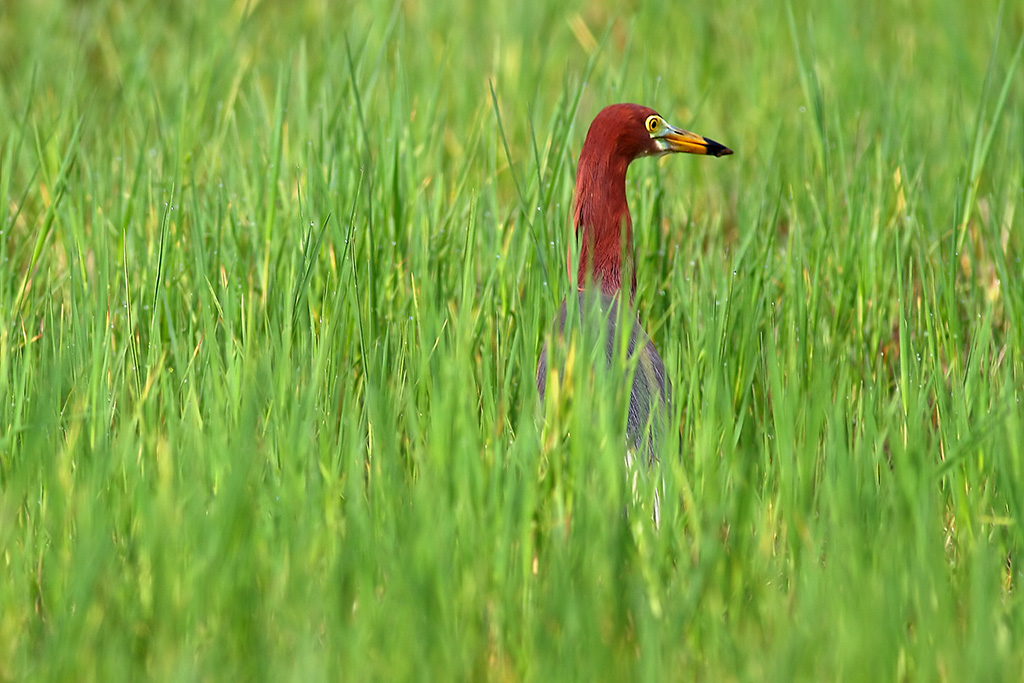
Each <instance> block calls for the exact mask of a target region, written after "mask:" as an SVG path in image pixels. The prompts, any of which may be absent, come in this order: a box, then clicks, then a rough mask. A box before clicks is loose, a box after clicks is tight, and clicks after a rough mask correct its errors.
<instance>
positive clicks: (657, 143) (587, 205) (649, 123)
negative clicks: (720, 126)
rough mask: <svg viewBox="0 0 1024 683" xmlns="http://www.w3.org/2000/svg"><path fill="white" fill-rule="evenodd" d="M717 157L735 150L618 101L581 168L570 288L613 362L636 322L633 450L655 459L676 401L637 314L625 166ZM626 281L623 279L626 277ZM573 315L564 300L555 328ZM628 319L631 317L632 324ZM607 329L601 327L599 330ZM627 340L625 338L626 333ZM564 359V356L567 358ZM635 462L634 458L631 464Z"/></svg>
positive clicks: (593, 128)
mask: <svg viewBox="0 0 1024 683" xmlns="http://www.w3.org/2000/svg"><path fill="white" fill-rule="evenodd" d="M679 152H682V153H688V154H704V155H710V156H715V157H721V156H726V155H729V154H732V153H733V151H732V150H731V149H729V148H728V147H726V146H725V145H723V144H721V143H718V142H715V141H714V140H711V139H709V138H706V137H704V136H702V135H698V134H696V133H691V132H690V131H686V130H683V129H681V128H677V127H676V126H673V125H671V124H669V123H668V122H667V121H666V120H665V119H664V118H663V117H662V116H661V115H660V114H658V113H657V112H656V111H654V110H653V109H651V108H649V107H645V106H642V105H639V104H613V105H609V106H607V107H605V108H604V109H602V110H601V111H600V112H599V113H598V114H597V116H596V117H594V121H593V122H592V123H591V124H590V129H589V130H588V131H587V136H586V139H585V140H584V142H583V148H582V149H581V150H580V157H579V162H578V164H577V167H576V186H575V189H574V191H573V203H572V225H573V230H574V232H575V240H576V245H577V247H578V249H579V263H578V264H577V268H576V277H575V279H574V278H573V268H572V246H571V245H570V247H569V249H568V250H567V255H566V269H567V271H568V275H569V282H570V285H572V284H575V285H576V289H577V296H578V298H579V307H578V310H579V312H580V320H581V325H582V326H583V327H586V324H585V323H589V324H590V326H591V327H593V326H594V325H595V319H594V318H592V317H590V315H592V314H593V313H594V312H595V309H594V307H595V306H596V307H597V308H596V313H597V314H598V315H600V319H599V320H598V321H597V322H596V325H597V326H598V327H599V328H601V327H603V328H604V330H603V331H604V333H605V336H604V338H603V339H604V344H605V349H604V352H605V353H604V355H605V359H606V361H607V363H608V365H609V367H610V366H611V365H612V362H613V359H614V358H615V355H616V353H617V348H618V347H617V346H616V344H617V343H619V339H620V334H619V324H620V322H621V321H622V320H623V319H624V318H626V316H627V315H628V316H629V318H631V319H632V322H633V325H632V329H631V330H630V333H629V336H628V340H626V344H627V346H626V355H627V357H628V358H630V359H635V360H633V362H635V363H636V370H635V372H634V373H633V378H632V386H631V387H630V395H629V409H628V413H627V416H626V439H627V442H628V443H627V447H628V448H631V449H637V450H638V451H639V452H641V453H642V452H644V451H643V449H644V448H645V446H646V454H647V460H648V462H649V464H653V463H654V462H655V461H656V460H657V457H658V453H659V448H660V446H659V441H660V439H661V438H662V437H661V433H662V431H663V429H664V425H663V423H664V421H665V419H666V418H667V413H668V406H669V402H670V400H671V382H670V381H669V379H668V378H667V377H666V375H665V364H664V362H663V361H662V360H661V356H659V355H658V351H657V349H655V347H654V342H652V341H651V339H650V337H649V336H648V334H647V332H645V331H644V329H643V326H642V325H641V323H640V321H639V319H637V318H636V316H635V314H633V313H632V309H633V304H634V297H635V295H636V268H635V267H634V263H635V258H634V250H633V221H632V218H631V217H630V214H629V206H628V204H627V202H626V170H627V169H628V168H629V165H630V163H632V162H633V161H634V160H635V159H638V158H640V157H648V156H654V157H658V156H663V155H666V154H673V153H679ZM624 277H625V278H626V282H623V278H624ZM624 289H625V290H626V291H627V292H628V302H626V303H627V304H628V307H629V308H628V313H627V312H625V311H620V305H621V302H622V301H623V297H624V295H623V290H624ZM567 315H568V305H567V300H563V301H562V305H561V309H560V311H559V314H558V317H557V318H556V319H555V323H554V325H553V326H554V327H556V328H557V329H558V334H559V335H561V334H563V333H564V330H565V325H566V317H567ZM626 324H628V321H626ZM598 331H600V330H598ZM621 336H622V338H623V339H624V338H625V336H626V335H621ZM563 361H564V359H563ZM547 377H548V349H547V344H546V343H545V344H544V345H543V346H542V348H541V353H540V358H539V360H538V363H537V390H538V391H539V393H540V398H541V401H542V402H543V400H544V394H545V389H546V385H547ZM629 461H630V458H629V456H627V462H629Z"/></svg>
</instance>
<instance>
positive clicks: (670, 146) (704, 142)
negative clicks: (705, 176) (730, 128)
mask: <svg viewBox="0 0 1024 683" xmlns="http://www.w3.org/2000/svg"><path fill="white" fill-rule="evenodd" d="M658 139H659V140H661V141H662V149H663V150H664V151H665V152H666V153H668V152H685V153H687V154H708V155H710V156H714V157H724V156H726V155H727V154H732V150H731V149H729V148H728V147H726V146H725V145H723V144H721V143H719V142H715V141H714V140H712V139H710V138H706V137H704V136H703V135H697V134H696V133H691V132H690V131H688V130H682V129H680V128H673V127H669V129H668V132H666V133H665V134H664V135H660V136H659V137H658Z"/></svg>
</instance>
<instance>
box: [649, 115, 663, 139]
mask: <svg viewBox="0 0 1024 683" xmlns="http://www.w3.org/2000/svg"><path fill="white" fill-rule="evenodd" d="M659 128H661V119H660V118H658V117H657V116H655V115H653V114H652V115H651V116H648V117H647V132H648V133H651V134H654V133H656V132H658V129H659Z"/></svg>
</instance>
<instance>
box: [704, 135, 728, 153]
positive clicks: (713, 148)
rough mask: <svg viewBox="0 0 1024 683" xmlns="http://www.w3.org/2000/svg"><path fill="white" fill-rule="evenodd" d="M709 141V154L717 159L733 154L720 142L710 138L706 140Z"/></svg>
mask: <svg viewBox="0 0 1024 683" xmlns="http://www.w3.org/2000/svg"><path fill="white" fill-rule="evenodd" d="M705 140H707V141H708V154H710V155H711V156H715V157H725V156H729V155H730V154H732V150H731V149H729V148H728V147H726V146H725V145H723V144H722V143H720V142H715V141H714V140H711V139H709V138H705Z"/></svg>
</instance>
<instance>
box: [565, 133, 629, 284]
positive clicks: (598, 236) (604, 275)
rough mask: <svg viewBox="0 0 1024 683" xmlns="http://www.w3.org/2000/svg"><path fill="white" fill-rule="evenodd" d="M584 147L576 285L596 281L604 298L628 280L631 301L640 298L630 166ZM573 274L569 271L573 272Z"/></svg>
mask: <svg viewBox="0 0 1024 683" xmlns="http://www.w3.org/2000/svg"><path fill="white" fill-rule="evenodd" d="M588 152H589V150H587V149H586V148H584V150H583V153H581V154H580V163H579V166H578V167H577V170H576V191H575V193H574V199H573V204H574V206H575V210H574V212H573V225H574V227H575V229H576V241H577V244H578V245H579V249H580V262H579V267H578V268H577V280H576V282H577V286H578V287H579V289H580V290H583V289H584V288H585V287H586V283H588V282H592V283H595V284H597V285H599V286H600V287H601V291H603V292H604V293H606V294H616V293H618V292H619V291H620V290H621V289H622V277H623V273H624V272H625V273H626V276H627V277H628V278H630V288H629V298H630V301H632V299H633V295H634V294H635V293H636V271H635V269H634V267H633V263H634V261H633V221H632V219H631V218H630V215H629V206H628V205H627V204H626V169H627V168H628V166H629V162H628V161H622V160H619V159H616V158H611V157H609V156H608V155H604V157H603V158H602V157H600V156H598V155H594V154H589V153H588ZM570 272H571V268H570Z"/></svg>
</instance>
